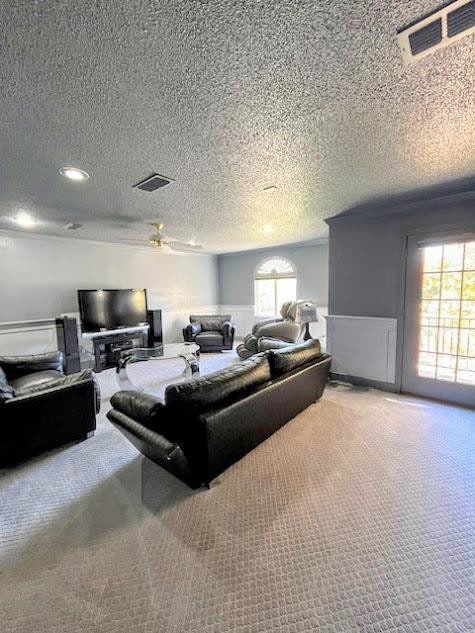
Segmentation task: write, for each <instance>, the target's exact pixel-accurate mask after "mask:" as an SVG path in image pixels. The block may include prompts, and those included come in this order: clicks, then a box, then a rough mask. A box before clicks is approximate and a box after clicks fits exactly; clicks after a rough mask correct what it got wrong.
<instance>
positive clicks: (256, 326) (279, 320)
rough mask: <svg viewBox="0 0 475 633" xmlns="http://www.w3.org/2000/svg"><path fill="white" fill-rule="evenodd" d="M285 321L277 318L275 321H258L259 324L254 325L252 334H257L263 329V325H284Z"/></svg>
mask: <svg viewBox="0 0 475 633" xmlns="http://www.w3.org/2000/svg"><path fill="white" fill-rule="evenodd" d="M283 320H284V319H281V318H275V319H265V320H264V321H258V322H257V323H254V325H253V326H252V330H251V334H254V335H255V334H256V333H257V330H258V329H259V328H260V327H262V326H263V325H270V324H271V323H282V321H283Z"/></svg>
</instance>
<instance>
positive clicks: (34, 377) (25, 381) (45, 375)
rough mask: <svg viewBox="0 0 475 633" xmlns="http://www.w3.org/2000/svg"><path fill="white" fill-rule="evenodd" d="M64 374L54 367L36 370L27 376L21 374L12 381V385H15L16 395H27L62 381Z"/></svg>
mask: <svg viewBox="0 0 475 633" xmlns="http://www.w3.org/2000/svg"><path fill="white" fill-rule="evenodd" d="M63 379H64V376H63V374H62V373H60V372H59V371H56V370H54V369H45V370H44V371H35V372H34V373H33V374H27V375H26V376H20V378H15V379H14V380H11V381H10V385H11V386H12V387H13V390H14V392H15V396H16V397H18V396H26V395H27V394H29V393H34V392H35V391H41V390H42V389H47V388H48V387H52V386H53V385H54V383H56V382H58V381H62V380H63Z"/></svg>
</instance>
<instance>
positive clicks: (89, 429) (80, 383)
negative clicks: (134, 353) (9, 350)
mask: <svg viewBox="0 0 475 633" xmlns="http://www.w3.org/2000/svg"><path fill="white" fill-rule="evenodd" d="M62 359H63V357H62V354H61V352H51V353H48V354H37V355H34V356H0V420H1V430H0V467H4V466H8V465H11V464H14V463H16V462H19V461H22V460H25V459H28V458H29V457H32V456H33V455H38V454H39V453H42V452H44V451H48V450H50V449H52V448H56V447H58V446H61V445H62V444H66V443H67V442H74V441H78V440H82V439H86V437H88V436H89V435H90V434H91V433H93V432H94V430H95V428H96V413H98V412H99V408H100V392H99V386H98V384H97V382H96V380H95V377H94V375H93V374H92V372H91V371H90V370H86V371H82V372H79V373H77V374H71V375H69V376H64V375H63V366H62Z"/></svg>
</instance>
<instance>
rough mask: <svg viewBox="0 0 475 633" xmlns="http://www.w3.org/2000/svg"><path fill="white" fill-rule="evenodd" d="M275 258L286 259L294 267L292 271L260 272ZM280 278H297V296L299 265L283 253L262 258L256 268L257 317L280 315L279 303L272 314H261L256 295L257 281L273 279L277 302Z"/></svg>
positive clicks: (255, 298)
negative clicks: (258, 309)
mask: <svg viewBox="0 0 475 633" xmlns="http://www.w3.org/2000/svg"><path fill="white" fill-rule="evenodd" d="M273 259H283V260H285V261H286V262H287V263H288V264H289V265H290V266H291V267H292V272H288V273H274V274H271V273H270V274H262V273H259V272H258V271H259V269H260V268H261V267H262V266H263V265H264V264H265V263H266V262H268V261H270V260H273ZM279 279H295V294H296V297H297V287H298V274H297V267H296V266H295V264H294V263H293V262H292V261H291V260H290V259H289V258H288V257H284V256H282V255H271V256H270V257H266V258H265V259H263V260H261V261H260V262H259V263H258V264H257V266H256V267H255V268H254V279H253V282H254V316H255V317H256V318H262V319H265V318H268V319H271V318H274V317H278V316H280V307H281V306H278V305H277V303H276V304H275V313H274V314H272V315H269V314H259V313H258V311H257V296H256V281H261V280H269V281H271V280H273V281H274V301H275V302H277V285H276V282H277V281H278V280H279Z"/></svg>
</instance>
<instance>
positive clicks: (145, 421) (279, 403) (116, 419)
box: [107, 340, 331, 488]
mask: <svg viewBox="0 0 475 633" xmlns="http://www.w3.org/2000/svg"><path fill="white" fill-rule="evenodd" d="M330 361H331V357H330V356H329V355H328V354H322V353H321V350H320V343H319V342H318V340H310V341H307V342H306V343H303V344H301V345H293V346H289V347H286V348H285V349H281V350H271V351H269V352H262V353H260V354H257V355H255V356H253V357H252V358H250V359H248V360H245V361H243V362H241V363H239V364H237V365H233V366H232V367H229V368H228V369H225V370H223V371H220V372H216V373H214V374H210V375H208V376H203V377H202V378H198V379H196V380H191V381H188V382H184V383H180V384H176V385H170V386H169V387H167V389H166V391H165V404H163V403H162V401H161V400H159V399H158V398H156V397H154V396H152V395H148V394H145V393H140V392H135V391H119V392H118V393H116V394H115V395H114V396H113V397H112V399H111V404H112V406H113V409H111V410H110V411H109V412H108V413H107V417H108V418H109V420H110V421H111V422H112V423H113V424H114V425H115V426H117V427H118V428H119V430H120V431H122V433H123V434H124V435H125V436H126V437H127V438H128V439H129V440H130V441H131V442H132V443H133V444H134V445H135V446H136V447H137V448H138V450H139V451H140V452H141V453H143V454H144V455H146V456H147V457H149V458H150V459H151V460H153V461H154V462H156V463H157V464H159V465H160V466H163V468H165V469H166V470H168V471H169V472H171V473H172V474H174V475H175V476H176V477H178V478H180V479H181V480H182V481H184V482H186V483H187V484H188V485H190V486H191V487H193V488H196V487H198V486H200V485H201V484H203V483H205V484H209V482H210V481H211V480H212V479H214V478H215V477H216V476H217V475H219V474H220V473H221V472H222V471H223V470H225V469H226V468H228V466H230V465H231V464H233V463H234V462H236V461H237V460H238V459H240V458H241V457H243V456H244V455H245V454H246V453H248V452H249V451H250V450H252V449H253V448H254V447H255V446H257V445H258V444H259V443H260V442H262V441H263V440H265V439H266V438H267V437H269V436H270V435H272V433H274V432H275V431H277V429H279V428H280V427H281V426H283V425H284V424H285V423H286V422H288V421H289V420H291V419H292V418H293V417H294V416H295V415H297V413H300V411H302V410H303V409H305V408H306V407H308V406H309V405H310V404H312V403H313V402H315V401H316V400H318V399H319V398H320V397H321V395H322V393H323V390H324V388H325V384H326V381H327V377H328V371H329V368H330Z"/></svg>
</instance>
